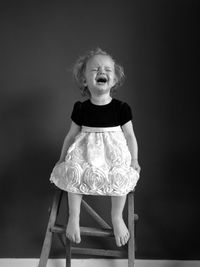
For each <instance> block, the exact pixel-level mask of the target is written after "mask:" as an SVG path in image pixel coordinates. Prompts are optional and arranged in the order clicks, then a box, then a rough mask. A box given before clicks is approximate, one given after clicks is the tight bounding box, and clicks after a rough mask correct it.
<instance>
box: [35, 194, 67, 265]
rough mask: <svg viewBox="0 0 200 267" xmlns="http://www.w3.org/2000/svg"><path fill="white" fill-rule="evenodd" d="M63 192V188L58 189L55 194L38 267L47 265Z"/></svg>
mask: <svg viewBox="0 0 200 267" xmlns="http://www.w3.org/2000/svg"><path fill="white" fill-rule="evenodd" d="M62 193H63V192H62V191H61V190H59V189H57V190H56V193H55V196H54V199H53V204H52V208H51V212H50V216H49V222H48V225H47V230H46V235H45V239H44V242H43V246H42V252H41V255H40V261H39V265H38V267H46V265H47V261H48V258H49V253H50V250H51V244H52V236H53V233H52V232H51V228H52V227H53V226H54V224H55V221H56V217H57V214H58V211H59V206H60V201H61V197H62Z"/></svg>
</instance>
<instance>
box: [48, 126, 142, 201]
mask: <svg viewBox="0 0 200 267" xmlns="http://www.w3.org/2000/svg"><path fill="white" fill-rule="evenodd" d="M130 164H131V154H130V152H129V150H128V146H127V143H126V139H125V137H124V134H123V131H122V129H121V127H120V126H116V127H106V128H96V127H95V128H93V127H86V126H83V127H82V130H81V132H80V133H79V134H78V135H77V136H76V139H75V141H74V143H73V144H72V145H71V146H70V147H69V149H68V152H67V155H66V158H65V161H64V162H62V163H60V164H58V165H56V166H55V167H54V169H53V171H52V173H51V177H50V181H51V182H52V183H54V184H55V185H56V186H57V187H59V188H60V189H62V190H65V191H68V192H71V193H78V194H85V195H104V196H123V195H126V194H128V193H129V192H130V191H132V190H133V189H134V187H135V186H136V183H137V181H138V179H139V174H138V172H137V171H136V170H134V169H133V168H132V167H131V166H130Z"/></svg>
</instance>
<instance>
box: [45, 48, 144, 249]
mask: <svg viewBox="0 0 200 267" xmlns="http://www.w3.org/2000/svg"><path fill="white" fill-rule="evenodd" d="M74 77H75V80H76V82H77V83H78V86H79V88H80V90H81V92H82V94H83V95H87V96H88V99H87V100H86V101H83V102H79V101H78V102H76V103H75V104H74V108H73V111H72V115H71V119H72V121H71V127H70V130H69V132H68V134H67V136H66V138H65V140H64V144H63V147H62V151H61V156H60V159H59V161H58V162H57V164H56V166H55V167H54V169H53V171H52V174H51V178H50V180H51V182H53V183H54V184H55V185H56V186H57V187H59V188H61V189H62V190H65V191H67V192H68V204H69V219H68V224H67V228H66V235H67V237H68V238H69V239H70V240H71V241H73V242H76V243H80V241H81V237H80V226H79V215H80V205H81V199H82V195H102V196H111V207H112V208H111V219H112V224H113V230H114V235H115V240H116V244H117V246H122V245H125V244H126V243H127V241H128V239H129V231H128V229H127V227H126V225H125V223H124V220H123V209H124V205H125V202H126V195H127V194H128V193H129V192H130V191H131V190H133V189H134V187H135V185H136V183H137V181H138V179H139V172H140V166H139V164H138V146H137V141H136V137H135V134H134V131H133V126H132V122H131V119H132V113H131V109H130V107H129V105H128V104H127V103H125V102H122V101H120V100H117V99H115V98H112V92H113V90H115V89H116V87H118V86H119V85H121V83H122V80H123V78H124V73H123V68H122V67H121V66H120V65H119V64H117V63H116V62H115V60H114V59H113V58H112V57H111V56H110V55H109V54H107V53H106V52H104V51H102V50H101V49H97V50H95V51H91V52H89V53H88V54H87V55H85V56H83V57H81V58H80V59H79V60H78V61H77V62H76V64H75V66H74Z"/></svg>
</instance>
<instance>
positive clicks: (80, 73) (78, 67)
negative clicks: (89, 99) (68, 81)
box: [73, 47, 125, 96]
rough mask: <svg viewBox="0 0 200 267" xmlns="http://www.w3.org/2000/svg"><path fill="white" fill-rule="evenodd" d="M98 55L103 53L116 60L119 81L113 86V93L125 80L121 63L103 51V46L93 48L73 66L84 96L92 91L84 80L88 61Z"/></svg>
mask: <svg viewBox="0 0 200 267" xmlns="http://www.w3.org/2000/svg"><path fill="white" fill-rule="evenodd" d="M96 55H103V56H108V57H110V58H111V59H112V60H113V62H114V66H115V75H116V78H117V82H116V83H115V85H114V86H113V87H112V88H111V93H113V92H115V91H116V88H117V87H119V86H121V85H122V84H123V82H124V78H125V75H124V69H123V67H122V66H121V65H119V64H118V63H116V61H115V60H114V59H113V57H112V56H111V55H110V54H108V53H107V52H105V51H103V50H102V49H101V48H99V47H98V48H96V49H95V50H91V51H89V52H88V53H87V54H85V55H84V56H81V57H80V58H79V59H78V60H77V61H76V62H75V64H74V67H73V77H74V80H75V82H76V84H77V86H78V88H79V89H80V91H81V94H82V95H83V96H90V91H89V89H88V88H87V86H86V85H85V83H84V81H85V69H86V65H87V62H88V61H89V60H90V59H91V58H92V57H94V56H96Z"/></svg>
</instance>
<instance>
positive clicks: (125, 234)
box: [112, 217, 130, 247]
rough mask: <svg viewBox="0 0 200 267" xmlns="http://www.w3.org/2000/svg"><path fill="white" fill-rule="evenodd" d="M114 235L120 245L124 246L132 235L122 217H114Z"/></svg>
mask: <svg viewBox="0 0 200 267" xmlns="http://www.w3.org/2000/svg"><path fill="white" fill-rule="evenodd" d="M112 224H113V229H114V235H115V240H116V244H117V246H118V247H121V246H124V245H125V244H126V243H127V242H128V240H129V237H130V234H129V231H128V229H127V227H126V224H125V223H124V220H123V218H122V217H114V218H112Z"/></svg>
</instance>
